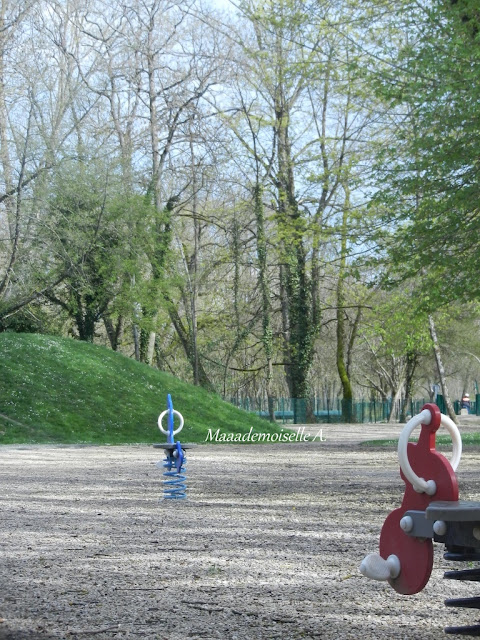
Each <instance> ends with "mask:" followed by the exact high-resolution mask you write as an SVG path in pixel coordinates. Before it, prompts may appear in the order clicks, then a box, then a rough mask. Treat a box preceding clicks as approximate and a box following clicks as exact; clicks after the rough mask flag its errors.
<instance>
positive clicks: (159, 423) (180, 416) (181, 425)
mask: <svg viewBox="0 0 480 640" xmlns="http://www.w3.org/2000/svg"><path fill="white" fill-rule="evenodd" d="M169 412H170V410H169V409H166V410H165V411H163V412H162V413H161V414H160V415H159V416H158V428H159V429H160V431H161V432H162V433H164V434H165V435H166V436H168V431H165V429H164V428H163V425H162V420H163V418H164V417H165V416H166V415H167V413H169ZM173 414H174V415H176V416H178V417H179V418H180V424H179V425H178V427H177V428H176V429H175V430H174V432H173V435H175V434H176V433H180V431H181V430H182V429H183V416H182V414H181V413H180V411H175V409H173Z"/></svg>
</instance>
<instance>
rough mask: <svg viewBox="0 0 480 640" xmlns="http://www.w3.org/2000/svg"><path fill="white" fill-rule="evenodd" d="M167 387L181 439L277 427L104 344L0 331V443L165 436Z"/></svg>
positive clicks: (112, 441)
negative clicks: (161, 422)
mask: <svg viewBox="0 0 480 640" xmlns="http://www.w3.org/2000/svg"><path fill="white" fill-rule="evenodd" d="M168 393H170V394H171V396H172V400H173V406H174V408H175V409H177V410H178V411H180V412H181V413H182V415H183V417H184V419H185V426H184V428H183V430H182V432H181V433H179V434H178V436H177V438H178V439H180V441H181V442H185V443H187V442H198V443H201V442H205V440H206V437H207V435H208V430H209V429H213V430H214V431H216V430H217V429H220V430H221V432H234V433H242V434H244V433H248V431H249V430H250V428H251V427H253V429H254V431H255V432H260V433H268V432H270V431H271V432H280V428H279V427H277V426H275V425H272V426H271V425H270V424H269V423H268V422H267V421H265V420H262V419H260V418H257V417H256V416H255V415H252V414H248V413H246V412H244V411H241V410H239V409H236V408H235V407H233V406H231V405H230V404H228V403H225V402H223V401H222V400H221V399H220V398H218V397H217V396H214V395H212V394H209V393H207V392H206V391H204V390H203V389H199V388H198V387H194V386H192V385H189V384H187V383H184V382H181V381H180V380H177V379H176V378H175V377H173V376H171V375H169V374H167V373H164V372H160V371H157V370H155V369H152V368H151V367H148V366H147V365H144V364H141V363H139V362H136V361H135V360H131V359H129V358H126V357H125V356H122V355H120V354H118V353H115V352H113V351H110V350H108V349H106V348H104V347H99V346H95V345H92V344H87V343H84V342H78V341H76V340H72V339H65V338H58V337H53V336H45V335H38V334H15V333H2V334H0V444H11V443H70V444H71V443H95V444H103V443H105V444H121V443H133V442H145V443H153V442H166V437H165V436H164V435H163V434H162V433H160V431H159V429H158V427H157V419H158V416H159V414H160V413H161V412H162V411H163V410H164V409H165V408H166V399H167V394H168ZM164 425H165V427H166V420H165V422H164Z"/></svg>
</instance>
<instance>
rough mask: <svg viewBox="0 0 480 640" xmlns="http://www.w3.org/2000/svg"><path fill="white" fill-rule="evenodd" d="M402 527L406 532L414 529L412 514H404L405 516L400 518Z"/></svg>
mask: <svg viewBox="0 0 480 640" xmlns="http://www.w3.org/2000/svg"><path fill="white" fill-rule="evenodd" d="M400 529H402V531H405V533H408V532H409V531H411V530H412V529H413V518H412V516H403V518H402V519H401V520H400Z"/></svg>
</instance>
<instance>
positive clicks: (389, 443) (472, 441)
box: [361, 433, 480, 449]
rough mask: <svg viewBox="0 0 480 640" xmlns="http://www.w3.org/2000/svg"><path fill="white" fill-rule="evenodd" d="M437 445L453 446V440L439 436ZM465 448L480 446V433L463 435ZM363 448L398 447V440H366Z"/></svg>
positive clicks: (436, 440) (415, 440) (411, 440)
mask: <svg viewBox="0 0 480 640" xmlns="http://www.w3.org/2000/svg"><path fill="white" fill-rule="evenodd" d="M417 440H418V438H410V440H409V442H417ZM435 442H436V444H437V445H441V446H443V445H447V446H448V445H451V444H452V439H451V438H450V436H437V437H436V439H435ZM462 444H463V446H478V445H480V433H465V434H462ZM361 445H362V447H394V448H395V449H396V448H397V446H398V439H397V440H394V439H387V440H365V442H362V443H361Z"/></svg>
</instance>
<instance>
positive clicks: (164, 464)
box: [154, 394, 187, 500]
mask: <svg viewBox="0 0 480 640" xmlns="http://www.w3.org/2000/svg"><path fill="white" fill-rule="evenodd" d="M165 416H167V429H164V428H163V418H164V417H165ZM175 416H177V417H178V419H179V420H180V424H179V426H178V427H177V428H176V429H174V417H175ZM158 428H159V429H160V431H161V432H162V433H164V434H165V435H166V436H167V442H166V443H165V444H155V445H154V447H156V448H162V449H163V450H164V452H165V457H164V459H163V460H162V461H161V462H157V467H161V468H163V469H164V471H163V478H164V480H163V497H164V499H166V500H184V499H185V498H186V497H187V494H186V490H187V485H186V482H185V481H186V477H187V475H186V471H185V467H186V465H187V460H186V456H185V449H186V448H185V446H182V445H181V444H180V442H179V441H177V442H175V439H174V436H175V435H176V434H177V433H180V431H181V430H182V429H183V416H182V414H181V413H180V412H179V411H176V410H175V409H174V408H173V402H172V398H171V396H170V394H168V396H167V409H166V411H163V412H162V413H161V414H160V416H159V417H158Z"/></svg>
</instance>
